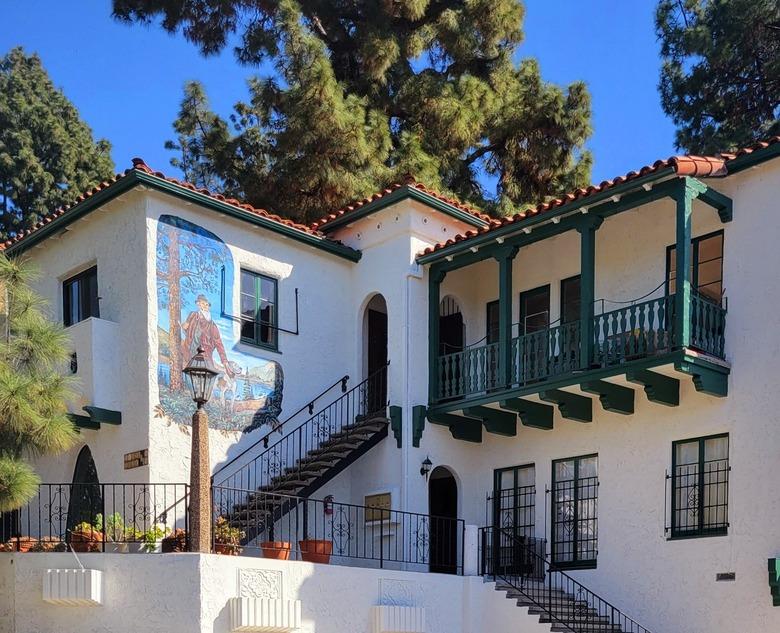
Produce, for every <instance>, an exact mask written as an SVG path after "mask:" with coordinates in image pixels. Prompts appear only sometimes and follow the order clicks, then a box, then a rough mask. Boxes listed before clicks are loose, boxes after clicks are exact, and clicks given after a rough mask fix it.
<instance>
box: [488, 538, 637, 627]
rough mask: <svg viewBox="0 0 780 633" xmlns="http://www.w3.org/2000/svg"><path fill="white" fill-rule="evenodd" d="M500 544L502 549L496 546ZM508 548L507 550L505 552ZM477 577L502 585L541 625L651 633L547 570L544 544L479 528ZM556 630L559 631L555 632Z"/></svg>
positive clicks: (551, 568) (567, 578)
mask: <svg viewBox="0 0 780 633" xmlns="http://www.w3.org/2000/svg"><path fill="white" fill-rule="evenodd" d="M496 543H501V544H502V546H501V547H495V545H494V544H496ZM505 543H511V544H512V547H511V548H506V547H505V546H503V545H504V544H505ZM480 550H481V551H480V561H481V569H480V572H481V574H482V575H484V576H491V577H493V578H495V579H496V580H497V581H500V582H501V584H502V585H504V586H505V587H506V588H507V589H508V590H509V591H511V592H513V593H514V594H516V595H517V597H518V598H520V599H521V600H522V602H523V604H525V605H526V606H533V607H536V608H537V609H538V610H540V611H542V612H543V614H544V616H543V617H544V620H545V621H547V622H549V623H551V624H553V625H554V626H557V627H558V629H563V630H565V631H570V632H571V633H592V632H593V631H602V630H604V631H615V633H618V632H619V633H650V632H649V630H648V629H647V628H645V627H644V626H642V625H641V624H639V623H638V622H636V621H635V620H634V619H632V618H630V617H629V616H628V615H626V614H625V613H623V612H622V611H621V610H620V609H618V608H617V607H616V606H615V605H613V604H611V603H609V602H607V601H606V600H604V598H602V597H601V596H599V595H597V594H596V593H594V592H593V591H591V590H590V589H588V588H587V587H585V586H584V585H583V584H582V583H580V582H578V581H577V580H575V579H574V578H572V577H571V576H569V575H568V574H566V573H565V572H563V571H561V570H559V569H556V568H555V567H554V566H553V565H551V563H550V560H549V559H548V558H547V556H546V555H545V554H544V552H545V547H544V541H543V540H542V539H535V538H523V537H519V536H518V535H517V534H515V532H514V531H513V530H509V529H504V528H501V527H487V528H480ZM556 630H557V629H556Z"/></svg>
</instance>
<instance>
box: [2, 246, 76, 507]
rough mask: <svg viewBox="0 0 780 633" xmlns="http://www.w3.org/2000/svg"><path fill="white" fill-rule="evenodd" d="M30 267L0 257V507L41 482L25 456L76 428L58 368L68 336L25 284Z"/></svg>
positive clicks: (62, 444)
mask: <svg viewBox="0 0 780 633" xmlns="http://www.w3.org/2000/svg"><path fill="white" fill-rule="evenodd" d="M34 277H35V273H34V271H33V270H32V269H31V268H30V267H29V266H28V265H23V264H20V263H19V262H16V261H10V260H8V259H7V258H5V257H3V256H0V303H1V304H2V305H1V306H0V314H2V339H1V340H0V512H4V511H7V510H12V509H14V508H18V507H20V506H21V505H23V504H24V503H25V502H26V501H27V500H29V499H30V498H31V497H32V496H34V494H35V492H36V487H37V485H38V483H39V479H38V476H37V475H36V474H35V471H34V470H33V468H32V466H31V465H30V463H29V462H28V461H27V459H26V458H27V457H29V456H32V455H42V454H55V453H59V452H61V451H63V450H66V449H67V448H68V447H70V446H72V445H73V443H74V442H75V441H76V438H77V433H76V429H75V427H74V425H73V422H71V420H70V418H69V417H68V414H67V409H66V402H67V401H69V400H71V399H72V398H73V393H72V391H71V386H70V381H69V379H68V378H67V377H66V376H65V374H64V372H63V371H62V368H63V367H64V364H65V361H66V360H67V358H68V343H67V336H66V334H65V333H64V332H63V330H62V328H61V327H60V326H58V325H55V324H54V323H52V322H50V321H48V320H47V319H46V317H45V314H44V305H43V302H42V300H41V298H40V297H38V296H37V295H36V294H35V293H34V292H33V291H32V290H31V289H30V287H29V283H30V281H31V280H33V279H34Z"/></svg>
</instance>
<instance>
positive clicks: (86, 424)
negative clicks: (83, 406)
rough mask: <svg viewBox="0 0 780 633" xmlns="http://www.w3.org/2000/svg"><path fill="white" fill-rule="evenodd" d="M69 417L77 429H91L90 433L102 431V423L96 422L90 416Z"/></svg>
mask: <svg viewBox="0 0 780 633" xmlns="http://www.w3.org/2000/svg"><path fill="white" fill-rule="evenodd" d="M68 417H69V418H70V420H71V422H73V424H75V425H76V428H77V429H89V430H90V431H98V430H100V422H96V421H94V420H93V419H92V418H91V417H90V416H88V415H79V414H78V413H68Z"/></svg>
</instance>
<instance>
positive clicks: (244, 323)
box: [239, 268, 279, 352]
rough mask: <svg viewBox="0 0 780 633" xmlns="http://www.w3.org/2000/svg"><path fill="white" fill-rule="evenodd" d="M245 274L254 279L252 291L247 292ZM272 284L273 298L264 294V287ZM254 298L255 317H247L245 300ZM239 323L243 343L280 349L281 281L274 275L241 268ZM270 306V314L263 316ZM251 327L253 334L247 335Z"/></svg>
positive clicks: (253, 309)
mask: <svg viewBox="0 0 780 633" xmlns="http://www.w3.org/2000/svg"><path fill="white" fill-rule="evenodd" d="M245 276H246V277H247V278H250V279H251V280H252V291H251V292H245V288H244V279H245ZM269 284H270V286H271V288H272V293H271V294H272V296H273V299H272V300H269V298H268V296H267V295H265V296H264V294H263V287H264V285H265V287H266V289H267V287H268V285H269ZM245 298H246V299H254V305H253V307H252V309H251V311H252V313H253V315H254V316H253V318H251V319H250V318H247V316H246V314H247V311H246V310H245V304H244V300H245ZM239 302H240V305H239V323H240V328H241V337H240V340H241V342H242V343H246V344H247V345H252V346H254V347H260V348H262V349H267V350H271V351H273V352H278V351H279V328H278V322H279V282H278V280H277V279H275V278H273V277H269V276H268V275H263V274H261V273H258V272H255V271H253V270H249V269H247V268H241V271H240V278H239ZM266 308H268V311H269V314H270V316H269V317H268V318H266V319H263V318H262V316H261V315H262V313H263V310H265V309H266ZM249 328H251V331H252V336H247V334H246V331H245V330H246V329H249Z"/></svg>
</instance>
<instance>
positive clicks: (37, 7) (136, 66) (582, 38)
mask: <svg viewBox="0 0 780 633" xmlns="http://www.w3.org/2000/svg"><path fill="white" fill-rule="evenodd" d="M76 5H78V7H79V8H76ZM525 5H526V21H525V37H526V39H525V42H524V44H523V45H522V46H521V48H520V51H519V57H536V58H538V59H539V62H540V64H541V68H542V75H543V77H544V78H545V79H546V80H547V81H552V82H555V83H560V84H566V83H569V82H571V81H575V80H580V79H581V80H584V81H585V82H586V83H587V84H588V87H589V89H590V92H591V96H592V99H593V127H594V133H593V136H592V137H591V139H590V141H589V142H588V147H589V148H590V150H591V151H592V152H593V154H594V157H595V163H594V169H593V180H594V181H600V180H603V179H605V178H611V177H613V176H616V175H619V174H622V173H625V172H626V171H629V170H631V169H638V168H639V167H641V166H642V165H645V164H647V163H650V162H652V161H654V160H656V159H658V158H666V157H667V156H669V155H671V154H674V153H675V150H674V145H673V143H674V126H673V125H672V123H671V121H669V120H668V118H667V117H666V116H665V115H664V113H663V111H662V110H661V106H660V100H659V96H658V91H657V88H656V86H657V83H658V71H659V64H660V62H659V58H658V43H657V41H656V38H655V33H654V29H653V12H654V9H655V5H656V2H655V0H628V1H627V0H587V1H582V0H525ZM110 12H111V3H110V0H80V2H78V3H72V2H65V1H63V0H26V1H25V2H18V1H14V2H11V1H9V0H6V1H5V2H2V3H0V24H3V25H4V26H3V28H2V29H0V54H3V53H5V52H6V51H7V50H8V49H10V48H12V47H13V46H18V45H21V46H24V47H25V49H27V51H28V52H30V51H36V52H37V53H38V54H39V55H40V56H41V58H42V59H43V62H44V65H45V66H46V69H47V70H48V72H49V74H50V75H51V77H52V78H53V80H54V82H55V84H56V85H57V86H59V87H60V88H62V89H63V90H64V91H65V93H66V95H67V96H68V97H69V98H70V99H71V100H72V101H73V102H74V103H75V104H76V106H77V107H78V109H79V111H80V112H81V115H82V117H83V118H84V119H85V120H86V121H87V122H88V123H89V124H90V126H91V127H92V129H93V131H94V133H95V135H96V137H104V138H107V139H109V140H110V141H111V143H112V144H113V158H114V162H115V163H116V165H117V169H125V168H127V167H129V166H130V159H131V158H132V157H134V156H141V157H143V158H144V159H145V160H146V161H147V163H148V164H150V165H151V166H153V167H154V168H156V169H160V170H163V171H166V172H167V173H170V174H172V175H175V174H176V170H175V169H174V168H173V167H171V166H170V164H169V160H170V158H171V156H172V153H171V152H169V151H167V150H165V149H164V147H163V144H164V142H165V140H167V139H171V138H173V136H174V134H173V130H172V127H171V124H172V122H173V120H174V119H175V118H176V113H177V111H178V105H179V101H180V99H181V93H182V86H183V84H184V82H185V81H187V80H189V79H198V80H200V81H202V82H203V83H204V84H205V85H206V88H207V91H208V94H209V97H210V99H211V102H212V106H213V108H214V109H215V110H216V111H218V112H220V113H221V114H223V115H227V114H228V113H229V112H230V110H231V106H232V104H233V103H234V102H235V101H237V100H239V99H242V98H245V96H246V94H247V93H246V83H245V82H246V78H247V77H249V76H251V75H253V74H261V75H262V74H268V73H269V71H268V70H265V71H264V70H263V69H253V68H246V67H241V66H239V65H238V64H237V63H235V61H234V59H233V56H232V52H231V51H225V52H223V53H222V54H221V55H219V56H217V57H211V58H203V57H201V56H200V54H199V53H198V51H197V49H196V48H195V46H193V45H192V44H189V43H188V42H186V41H185V40H184V38H183V37H182V36H180V35H179V36H169V35H168V34H166V33H165V32H164V31H163V30H162V29H160V28H159V27H156V26H152V27H144V26H139V25H132V26H127V25H125V24H121V23H118V22H116V21H114V20H112V19H111V16H110Z"/></svg>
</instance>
